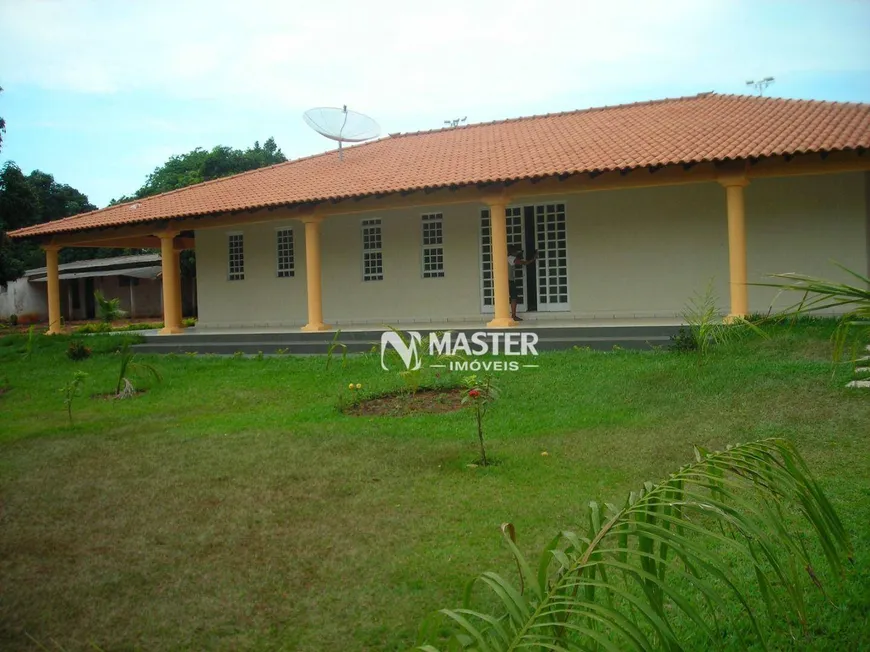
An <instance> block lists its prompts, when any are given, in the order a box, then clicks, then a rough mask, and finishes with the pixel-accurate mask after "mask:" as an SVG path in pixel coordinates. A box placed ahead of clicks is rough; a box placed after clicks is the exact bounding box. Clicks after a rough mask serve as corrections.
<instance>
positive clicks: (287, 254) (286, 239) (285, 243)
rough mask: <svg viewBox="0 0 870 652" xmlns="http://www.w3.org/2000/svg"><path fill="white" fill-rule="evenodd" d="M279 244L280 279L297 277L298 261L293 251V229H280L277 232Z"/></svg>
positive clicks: (278, 271)
mask: <svg viewBox="0 0 870 652" xmlns="http://www.w3.org/2000/svg"><path fill="white" fill-rule="evenodd" d="M275 237H276V239H277V243H278V253H277V257H276V260H277V261H278V270H277V274H278V278H289V277H291V276H295V275H296V259H295V255H294V250H293V229H278V230H277V231H276V236H275Z"/></svg>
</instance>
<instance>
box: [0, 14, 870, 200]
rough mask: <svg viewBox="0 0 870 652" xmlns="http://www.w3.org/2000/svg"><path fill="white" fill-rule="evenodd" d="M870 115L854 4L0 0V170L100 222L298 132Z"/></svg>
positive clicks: (859, 17) (868, 47) (868, 76)
mask: <svg viewBox="0 0 870 652" xmlns="http://www.w3.org/2000/svg"><path fill="white" fill-rule="evenodd" d="M767 76H772V77H774V78H775V80H776V81H775V83H774V84H773V85H772V86H770V87H769V88H768V89H767V91H766V92H765V94H766V95H771V96H777V97H787V98H799V99H819V100H830V101H846V102H870V0H824V1H823V0H788V1H775V0H703V1H700V0H654V1H650V0H646V1H642V2H641V1H637V2H635V1H630V0H629V1H626V0H620V1H611V2H602V1H601V0H597V1H594V2H588V1H586V0H567V1H564V2H563V1H556V0H552V1H550V0H539V1H537V2H530V1H525V2H514V1H511V0H480V1H475V0H459V1H454V0H437V2H436V1H430V2H416V1H414V0H403V1H401V2H383V1H378V0H367V1H366V2H361V1H360V0H353V1H349V2H344V1H342V0H320V1H317V0H307V1H305V2H301V1H300V0H233V1H229V0H208V1H199V0H171V1H164V0H148V1H147V2H146V1H145V0H126V1H123V2H122V1H119V0H0V86H2V87H3V89H4V91H3V93H2V94H0V116H2V117H4V118H5V119H6V123H7V132H6V134H5V135H4V138H3V144H2V149H0V163H2V162H5V161H7V160H12V161H15V163H16V164H17V165H18V166H19V167H20V168H21V169H22V170H24V172H25V173H29V172H30V171H31V170H33V169H39V170H42V171H44V172H48V173H51V174H53V175H54V176H55V179H56V180H57V181H59V182H61V183H68V184H70V185H72V186H74V187H75V188H78V189H79V190H81V191H82V192H84V193H85V194H87V195H88V197H89V198H90V200H91V202H92V203H94V204H96V205H98V206H100V207H102V206H105V205H106V204H107V203H108V202H109V201H110V200H111V199H112V198H114V197H119V196H121V195H124V194H129V193H132V192H133V191H135V190H136V189H137V188H139V187H140V186H141V185H142V184H143V183H144V182H145V179H146V177H147V176H148V174H149V173H150V172H151V171H153V169H154V168H155V167H158V166H159V165H161V164H162V163H164V162H165V161H166V160H167V159H168V158H169V157H170V156H172V155H174V154H183V153H185V152H188V151H190V150H192V149H194V148H195V147H203V148H207V149H210V148H212V147H214V146H216V145H229V146H232V147H238V148H246V147H249V146H251V145H252V144H253V143H254V141H255V140H258V141H260V142H261V143H262V142H263V141H264V140H266V139H267V138H269V137H270V136H272V137H274V138H275V140H276V141H277V143H278V145H279V147H281V149H282V150H283V152H284V154H285V155H286V156H287V157H288V158H291V159H295V158H298V157H301V156H307V155H311V154H316V153H319V152H323V151H326V150H328V149H331V148H332V147H333V146H334V143H332V142H331V141H328V140H326V139H324V138H322V137H321V136H319V135H317V134H316V133H314V132H313V131H311V130H310V129H309V128H308V127H307V126H306V125H305V123H304V121H303V120H302V113H303V112H304V111H305V110H306V109H308V108H311V107H317V106H342V105H347V106H348V108H350V109H353V110H356V111H360V112H362V113H365V114H367V115H370V116H372V117H373V118H374V119H375V120H377V121H378V123H379V124H380V126H381V133H382V135H387V134H388V133H395V132H407V131H418V130H426V129H437V128H440V127H442V126H443V125H444V121H445V120H448V119H453V118H462V117H467V121H468V123H473V122H485V121H489V120H497V119H504V118H511V117H518V116H524V115H534V114H540V113H551V112H557V111H568V110H573V109H582V108H587V107H592V106H602V105H613V104H620V103H626V102H638V101H646V100H651V99H660V98H665V97H680V96H685V95H694V94H696V93H701V92H707V91H715V92H719V93H738V94H750V93H754V92H755V91H754V89H752V88H751V87H748V86H747V85H746V81H747V80H754V79H759V78H763V77H767Z"/></svg>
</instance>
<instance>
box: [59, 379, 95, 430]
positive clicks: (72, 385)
mask: <svg viewBox="0 0 870 652" xmlns="http://www.w3.org/2000/svg"><path fill="white" fill-rule="evenodd" d="M87 377H88V375H87V374H86V373H85V372H84V371H77V372H75V374H73V378H72V380H71V381H69V382H68V383H67V384H66V385H65V386H64V387H63V388H62V389H61V390H60V391H61V393H62V394H63V404H64V405H65V406H66V414H67V416H68V417H69V425H72V424H73V416H72V405H73V399H75V397H76V396H78V395H79V394H81V389H82V385H84V383H85V378H87Z"/></svg>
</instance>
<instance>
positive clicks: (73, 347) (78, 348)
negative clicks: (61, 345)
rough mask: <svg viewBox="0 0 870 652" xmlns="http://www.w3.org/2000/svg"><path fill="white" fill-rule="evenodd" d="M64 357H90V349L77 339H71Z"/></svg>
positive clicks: (79, 358)
mask: <svg viewBox="0 0 870 652" xmlns="http://www.w3.org/2000/svg"><path fill="white" fill-rule="evenodd" d="M66 357H68V358H69V359H70V360H76V361H78V360H85V359H87V358H90V357H91V350H90V349H89V348H88V347H86V346H85V345H84V344H83V343H82V342H80V341H78V340H71V341H70V343H69V346H68V347H67V349H66Z"/></svg>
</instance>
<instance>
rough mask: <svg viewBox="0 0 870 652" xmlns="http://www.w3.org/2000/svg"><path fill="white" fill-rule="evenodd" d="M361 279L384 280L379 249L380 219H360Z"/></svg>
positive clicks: (382, 260) (382, 263) (381, 256)
mask: <svg viewBox="0 0 870 652" xmlns="http://www.w3.org/2000/svg"><path fill="white" fill-rule="evenodd" d="M362 244H363V252H362V255H363V281H382V280H384V257H383V253H382V251H381V220H380V218H378V219H372V220H363V221H362Z"/></svg>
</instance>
